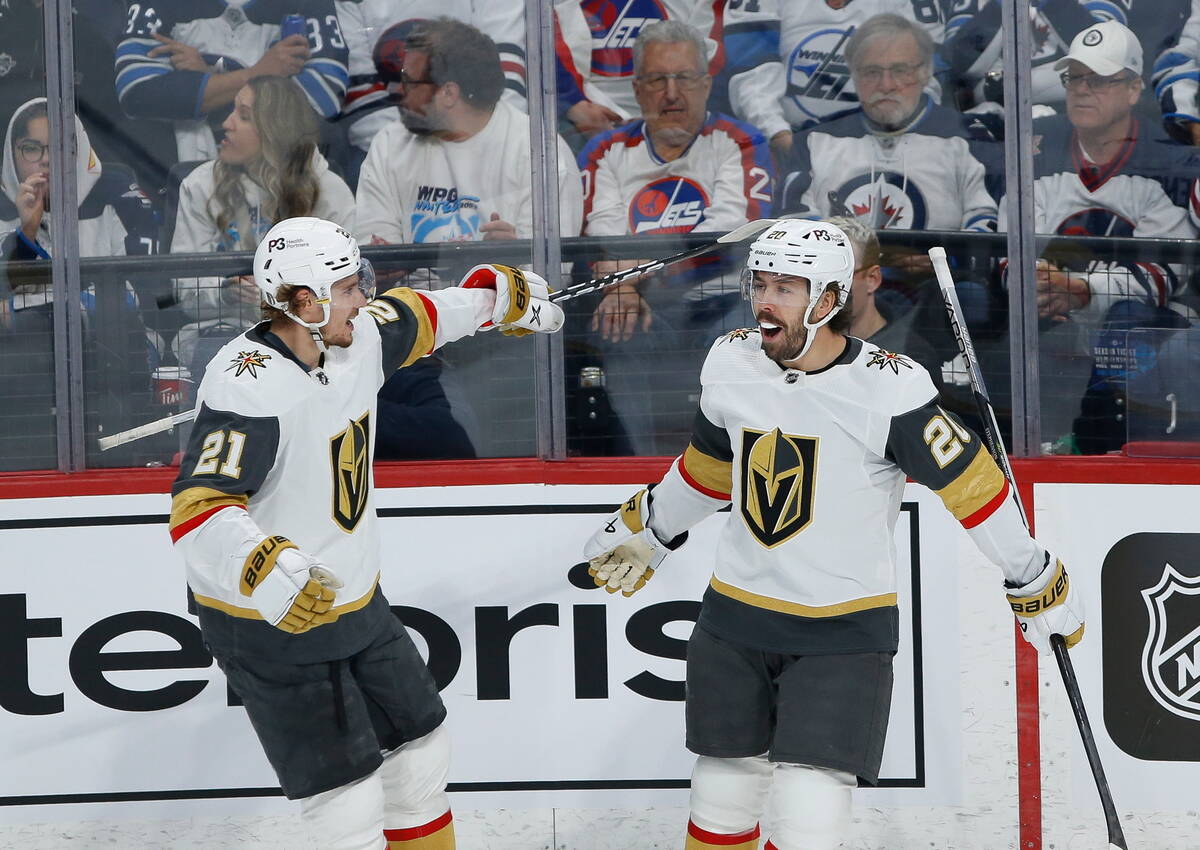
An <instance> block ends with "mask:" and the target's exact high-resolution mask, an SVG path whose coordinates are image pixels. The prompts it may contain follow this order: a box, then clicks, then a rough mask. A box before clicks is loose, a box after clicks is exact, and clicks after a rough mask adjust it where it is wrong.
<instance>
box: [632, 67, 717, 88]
mask: <svg viewBox="0 0 1200 850" xmlns="http://www.w3.org/2000/svg"><path fill="white" fill-rule="evenodd" d="M707 79H708V74H701V73H700V72H699V71H681V72H680V73H678V74H649V75H647V76H642V77H638V78H637V80H638V83H640V84H641V86H642V87H643V88H644V89H646V90H647V91H653V92H660V91H663V90H664V89H666V87H667V82H668V81H670V80H674V81H675V85H677V86H679V88H681V89H683V90H684V91H690V90H691V89H695V88H699V87H700V86H701V85H703V84H704V81H705V80H707Z"/></svg>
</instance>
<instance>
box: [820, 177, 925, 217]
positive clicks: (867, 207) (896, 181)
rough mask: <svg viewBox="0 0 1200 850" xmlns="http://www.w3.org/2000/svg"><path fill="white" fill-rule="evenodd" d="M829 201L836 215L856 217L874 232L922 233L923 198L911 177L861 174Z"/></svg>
mask: <svg viewBox="0 0 1200 850" xmlns="http://www.w3.org/2000/svg"><path fill="white" fill-rule="evenodd" d="M830 194H831V195H833V197H832V198H830V201H831V202H832V204H831V205H832V206H833V208H834V211H835V213H836V214H837V215H847V216H851V217H852V218H857V219H859V220H860V221H862V222H863V223H864V224H866V225H868V226H869V227H872V228H874V229H876V230H880V229H883V228H896V229H902V230H924V229H925V220H926V210H927V209H928V205H927V204H926V203H925V195H924V193H923V192H921V190H920V188H919V187H918V186H917V185H916V183H915V182H913V180H912V179H911V175H910V177H908V178H906V177H905V176H904V175H903V174H898V173H897V172H895V171H877V172H875V174H873V175H872V174H860V175H859V176H858V177H855V178H854V179H852V180H848V181H846V182H845V183H843V184H842V187H841V189H839V190H838V191H837V192H836V193H830Z"/></svg>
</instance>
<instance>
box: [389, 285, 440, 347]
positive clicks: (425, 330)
mask: <svg viewBox="0 0 1200 850" xmlns="http://www.w3.org/2000/svg"><path fill="white" fill-rule="evenodd" d="M384 295H387V296H388V297H389V298H395V299H396V300H397V301H399V302H401V303H402V304H404V306H406V307H407V308H408V309H409V310H411V311H412V314H413V317H414V318H415V319H416V320H417V337H416V339H414V340H413V344H412V349H411V350H410V351H409V352H408V356H407V357H405V358H404V363H403V365H404V366H411V365H412V364H414V363H416V362H417V361H418V360H420V359H421V358H422V357H424V356H425V355H426V354H428V353H429V352H430V351H432V350H433V334H434V327H433V320H432V319H431V318H430V316H429V310H430V305H429V302H428V301H426V300H425V299H423V298H422V297H421V296H420V295H418V294H417V293H415V292H413V291H412V290H411V289H405V288H404V287H399V288H397V289H389V290H388V291H387V292H385V293H384Z"/></svg>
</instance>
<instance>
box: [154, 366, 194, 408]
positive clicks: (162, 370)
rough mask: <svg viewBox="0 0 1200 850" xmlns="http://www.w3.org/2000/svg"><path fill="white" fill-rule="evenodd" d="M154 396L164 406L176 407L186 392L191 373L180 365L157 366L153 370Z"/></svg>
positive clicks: (190, 380) (181, 401)
mask: <svg viewBox="0 0 1200 850" xmlns="http://www.w3.org/2000/svg"><path fill="white" fill-rule="evenodd" d="M152 377H153V379H154V397H155V398H156V399H158V403H159V404H161V405H163V406H164V407H178V406H179V405H180V404H182V403H183V401H184V398H185V397H186V396H187V394H188V390H189V385H190V384H191V383H192V376H191V373H190V372H188V370H187V369H185V368H183V367H182V366H159V367H158V368H157V369H155V370H154V374H153V376H152Z"/></svg>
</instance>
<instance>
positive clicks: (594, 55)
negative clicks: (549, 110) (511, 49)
mask: <svg viewBox="0 0 1200 850" xmlns="http://www.w3.org/2000/svg"><path fill="white" fill-rule="evenodd" d="M724 4H725V0H556V2H555V3H554V15H555V51H554V52H555V62H556V67H557V72H558V108H559V111H560V112H565V111H566V110H567V109H569V108H571V107H572V106H574V105H575V104H576V103H579V102H580V101H582V100H590V101H592V102H593V103H599V104H601V105H603V106H607V107H608V108H609V109H613V110H615V111H616V112H618V113H620V114H621V115H622V117H625V118H632V117H633V116H635V115H637V114H638V113H639V111H640V110H639V109H638V105H637V100H636V99H635V98H634V96H633V43H634V41H636V40H637V37H638V33H640V32H641V31H642V27H644V26H645V25H647V24H650V23H654V22H655V21H664V20H671V21H682V22H683V23H685V24H689V25H691V26H692V27H695V29H696V30H697V31H698V32H699V33H700V34H701V35H702V36H704V37H705V39H706V41H707V45H708V57H707V58H708V61H709V71H710V72H711V73H714V74H715V73H717V71H718V70H719V69H720V68H721V65H722V63H723V62H724V57H723V45H722V42H721V37H720V15H719V12H720V9H721V7H722V6H723V5H724Z"/></svg>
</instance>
